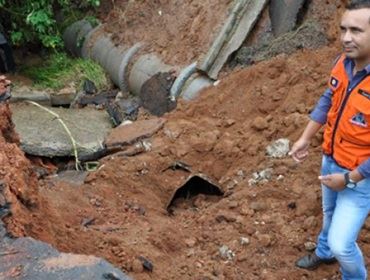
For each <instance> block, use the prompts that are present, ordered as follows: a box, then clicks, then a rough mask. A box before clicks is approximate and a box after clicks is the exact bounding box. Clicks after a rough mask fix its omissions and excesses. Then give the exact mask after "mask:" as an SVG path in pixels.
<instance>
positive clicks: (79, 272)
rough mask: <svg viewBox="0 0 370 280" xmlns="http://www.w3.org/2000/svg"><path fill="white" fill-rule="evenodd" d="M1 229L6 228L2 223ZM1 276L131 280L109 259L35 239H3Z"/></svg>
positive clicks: (45, 279)
mask: <svg viewBox="0 0 370 280" xmlns="http://www.w3.org/2000/svg"><path fill="white" fill-rule="evenodd" d="M0 227H1V228H2V232H5V229H4V227H3V226H2V225H0ZM0 256H1V262H0V279H18V280H31V279H37V280H50V279H53V280H70V279H79V280H84V279H86V280H106V279H115V280H130V278H129V277H128V276H127V275H125V274H124V273H123V272H122V271H120V270H119V269H117V268H115V267H114V266H112V265H111V264H109V263H108V262H107V261H105V260H103V259H101V258H97V257H94V256H84V255H75V254H65V253H60V252H58V251H57V250H56V249H54V248H53V247H51V246H50V245H48V244H46V243H44V242H40V241H37V240H35V239H33V238H18V239H11V238H8V237H5V236H4V234H2V237H1V238H0Z"/></svg>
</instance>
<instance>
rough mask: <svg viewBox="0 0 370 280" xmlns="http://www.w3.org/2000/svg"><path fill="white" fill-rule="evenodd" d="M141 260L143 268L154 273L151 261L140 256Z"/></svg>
mask: <svg viewBox="0 0 370 280" xmlns="http://www.w3.org/2000/svg"><path fill="white" fill-rule="evenodd" d="M139 260H140V261H141V263H142V265H143V267H144V269H145V270H147V271H149V272H152V271H153V268H154V266H153V264H152V262H151V261H150V260H148V259H147V258H145V257H143V256H140V257H139Z"/></svg>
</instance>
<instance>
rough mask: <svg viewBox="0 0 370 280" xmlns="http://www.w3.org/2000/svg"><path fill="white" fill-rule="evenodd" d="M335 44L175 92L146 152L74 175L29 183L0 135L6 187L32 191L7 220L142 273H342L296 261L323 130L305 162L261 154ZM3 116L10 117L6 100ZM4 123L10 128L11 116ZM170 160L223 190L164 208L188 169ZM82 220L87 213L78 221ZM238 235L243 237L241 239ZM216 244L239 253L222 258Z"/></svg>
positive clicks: (290, 130)
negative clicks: (74, 181)
mask: <svg viewBox="0 0 370 280" xmlns="http://www.w3.org/2000/svg"><path fill="white" fill-rule="evenodd" d="M313 2H314V3H316V5H319V3H323V2H322V1H317V2H315V1H313ZM322 5H323V7H325V5H329V4H327V3H326V4H325V3H324V4H322ZM333 18H334V17H333ZM337 53H338V51H337V48H335V47H325V48H322V49H320V50H317V51H304V50H302V51H299V52H297V53H296V54H294V55H292V56H279V57H277V58H274V59H272V60H270V61H266V62H262V63H259V64H257V65H255V66H253V67H250V68H248V69H244V70H238V71H235V72H233V73H231V74H230V75H228V76H226V77H225V78H224V79H222V81H221V82H220V84H219V85H217V86H216V87H214V88H210V89H208V90H206V91H205V92H203V93H202V94H201V97H200V98H199V99H198V100H197V101H195V102H192V103H185V102H182V103H181V104H179V106H178V109H177V110H176V111H175V112H172V113H170V114H167V115H165V117H164V118H165V119H166V120H167V121H166V123H165V125H164V128H163V129H162V130H161V131H160V132H158V133H157V134H156V135H154V136H153V137H152V138H151V140H150V141H151V143H152V150H151V151H149V152H146V153H142V154H140V155H137V156H133V157H118V156H112V157H107V158H105V159H103V160H101V167H100V169H99V170H98V171H96V172H93V173H91V174H90V175H89V176H88V178H87V180H86V181H85V184H84V185H82V186H72V185H67V184H65V183H51V182H50V181H41V182H40V185H39V188H38V189H36V182H35V179H34V176H33V175H32V173H30V167H29V164H28V163H27V161H26V160H25V158H24V157H23V155H22V153H21V152H20V150H19V149H18V148H17V147H16V145H15V144H9V143H5V141H4V138H1V139H2V140H1V141H2V142H0V143H1V145H2V148H1V150H0V155H1V156H2V162H1V166H0V168H1V169H0V170H4V171H2V173H1V174H5V175H6V176H7V177H6V178H8V179H6V180H7V182H8V184H9V189H15V190H16V191H14V190H13V192H15V193H21V194H24V193H31V194H32V195H34V194H36V193H37V191H38V200H37V201H36V203H34V204H35V205H36V206H34V207H31V208H29V209H27V208H26V207H25V206H23V204H22V203H20V202H17V201H16V200H15V199H13V201H14V204H13V205H14V207H13V213H14V215H13V216H12V217H9V218H7V219H6V223H7V226H8V229H9V230H10V232H11V233H12V234H14V235H16V236H24V235H29V236H32V237H35V238H37V239H41V240H43V241H47V242H50V243H51V244H52V245H54V246H56V247H57V248H58V249H60V250H62V251H67V252H74V253H83V254H93V255H97V256H99V257H104V258H106V259H107V260H108V261H110V262H112V263H113V264H115V265H116V266H118V267H119V268H121V269H123V270H125V271H127V272H128V273H129V275H131V276H132V277H133V278H134V279H139V280H141V279H143V280H144V279H189V280H190V279H241V280H242V279H243V280H244V279H248V280H254V279H256V280H257V279H269V280H270V279H271V280H272V279H274V280H275V279H287V280H290V279H291V280H297V279H299V280H300V279H302V280H303V279H320V280H321V279H340V277H339V274H338V266H337V265H332V266H324V267H321V268H319V269H318V270H317V271H315V272H308V271H305V270H299V269H297V268H295V267H294V261H295V260H296V258H297V257H299V256H301V255H302V254H305V253H306V251H305V248H304V243H305V242H307V241H315V237H316V235H317V233H318V231H319V229H320V227H321V202H320V196H321V194H320V187H319V182H318V180H317V176H318V174H319V172H320V158H321V148H320V142H321V140H322V139H321V136H320V135H319V136H317V137H316V138H315V139H314V141H313V143H312V147H311V148H312V149H311V154H310V157H309V159H308V160H307V161H306V162H304V163H303V164H297V163H295V162H294V161H293V160H292V159H290V158H284V159H271V158H268V157H267V156H266V155H265V149H266V146H267V145H268V144H270V143H271V142H272V141H274V140H277V139H279V138H282V137H283V138H289V139H290V140H291V141H294V140H295V139H297V137H298V136H299V134H300V132H301V130H302V129H303V127H304V125H305V123H306V121H307V119H308V116H307V115H308V113H309V111H310V110H311V109H312V108H313V107H314V105H315V103H316V100H317V99H318V97H319V96H320V94H321V93H322V92H323V91H324V90H325V88H326V83H327V79H328V73H329V70H330V68H331V61H333V60H334V58H335V57H336V55H337ZM3 110H4V109H3ZM3 115H4V113H3V114H2V116H3ZM4 116H6V118H5V119H6V120H9V113H8V112H7V111H6V113H5V115H4ZM3 119H4V118H1V120H2V122H3ZM2 131H3V133H4V131H5V132H6V131H10V128H9V122H8V124H7V126H6V129H2ZM7 138H9V137H7ZM5 156H6V157H5ZM4 157H5V158H4ZM175 161H182V162H185V163H187V164H189V165H190V166H191V168H192V170H193V171H194V172H200V173H204V174H207V175H208V176H209V177H210V178H211V179H212V180H214V181H215V182H218V184H219V185H220V186H221V188H222V189H223V190H224V191H225V192H226V194H225V196H224V197H211V196H205V195H198V196H196V197H195V198H192V199H188V200H185V199H179V200H177V201H176V203H175V205H174V209H173V213H172V215H170V214H169V213H167V211H166V209H165V208H166V205H167V204H168V203H169V200H170V197H171V190H172V191H173V190H175V189H176V187H177V186H178V183H179V182H180V181H181V180H182V181H184V179H185V177H186V176H187V175H186V173H185V172H183V171H172V170H171V169H167V168H168V167H169V166H170V165H171V164H172V163H173V162H175ZM266 168H272V169H273V176H272V178H271V180H270V181H269V182H267V183H263V184H259V185H256V186H249V184H248V180H249V179H250V178H251V177H252V173H253V172H256V171H261V170H263V169H266ZM279 175H283V178H282V179H281V176H280V180H278V177H279ZM11 178H13V179H11ZM12 180H13V181H12ZM13 192H12V193H13ZM12 193H11V194H10V197H12ZM32 195H31V196H30V197H33V196H32ZM17 196H18V197H26V198H28V197H29V196H28V195H26V196H23V195H21V196H19V195H17ZM13 197H14V195H13ZM23 200H24V199H23ZM23 200H22V201H23ZM28 200H29V199H26V201H28ZM31 201H32V199H31ZM87 219H93V220H92V222H91V224H90V225H87V226H84V225H83V224H85V223H86V221H87ZM369 229H370V223H367V224H366V226H365V229H364V230H363V231H362V234H361V237H360V246H361V247H362V248H363V251H364V255H365V257H366V258H367V259H369V258H370V235H369V234H368V230H369ZM241 238H248V239H249V243H248V244H241ZM244 240H246V239H244ZM223 245H226V246H228V248H230V249H231V250H232V251H233V252H234V253H235V257H233V258H231V259H230V260H228V259H223V258H222V257H221V256H220V253H219V248H220V247H221V246H223ZM139 256H143V257H145V258H147V259H149V260H150V261H151V262H152V263H153V265H154V269H153V272H147V271H143V268H142V266H141V264H140V261H139V260H138V257H139Z"/></svg>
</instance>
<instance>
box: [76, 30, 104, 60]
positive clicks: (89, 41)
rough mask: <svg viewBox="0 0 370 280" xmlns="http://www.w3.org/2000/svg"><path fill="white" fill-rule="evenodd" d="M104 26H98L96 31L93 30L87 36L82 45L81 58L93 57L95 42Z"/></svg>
mask: <svg viewBox="0 0 370 280" xmlns="http://www.w3.org/2000/svg"><path fill="white" fill-rule="evenodd" d="M102 26H103V25H98V26H96V27H95V28H94V29H92V30H91V31H90V32H89V33H88V34H87V35H86V36H85V40H84V42H83V44H82V49H81V56H82V57H83V58H84V59H88V58H90V57H91V48H92V46H93V45H94V40H95V39H96V37H97V36H98V35H99V31H100V30H101V28H102Z"/></svg>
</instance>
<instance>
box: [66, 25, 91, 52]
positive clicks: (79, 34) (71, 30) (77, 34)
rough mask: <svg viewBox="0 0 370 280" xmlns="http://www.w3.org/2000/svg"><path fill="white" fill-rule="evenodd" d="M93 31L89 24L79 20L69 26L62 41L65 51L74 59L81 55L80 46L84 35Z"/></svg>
mask: <svg viewBox="0 0 370 280" xmlns="http://www.w3.org/2000/svg"><path fill="white" fill-rule="evenodd" d="M92 29H93V27H92V26H91V24H90V22H88V21H87V20H80V21H77V22H75V23H73V24H72V25H71V26H69V27H68V28H67V29H66V30H65V32H64V34H63V40H64V44H65V47H66V49H67V50H68V51H69V52H70V53H71V54H72V55H73V56H76V57H79V56H81V54H82V45H83V44H84V40H85V38H86V35H87V34H89V32H90V31H91V30H92Z"/></svg>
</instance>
